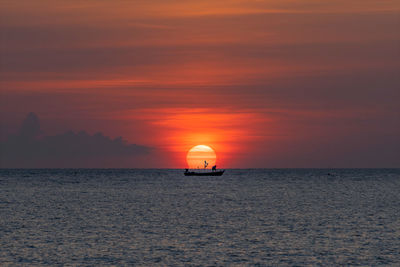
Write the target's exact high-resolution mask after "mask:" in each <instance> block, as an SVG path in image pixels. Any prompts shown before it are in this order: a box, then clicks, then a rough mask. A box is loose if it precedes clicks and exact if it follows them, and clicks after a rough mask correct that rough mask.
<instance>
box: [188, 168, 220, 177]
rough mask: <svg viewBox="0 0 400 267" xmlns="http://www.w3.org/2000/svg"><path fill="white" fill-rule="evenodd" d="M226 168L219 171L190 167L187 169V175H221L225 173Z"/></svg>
mask: <svg viewBox="0 0 400 267" xmlns="http://www.w3.org/2000/svg"><path fill="white" fill-rule="evenodd" d="M224 172H225V170H218V171H200V170H199V171H189V170H188V169H186V170H185V172H184V174H185V176H221V175H222V174H224Z"/></svg>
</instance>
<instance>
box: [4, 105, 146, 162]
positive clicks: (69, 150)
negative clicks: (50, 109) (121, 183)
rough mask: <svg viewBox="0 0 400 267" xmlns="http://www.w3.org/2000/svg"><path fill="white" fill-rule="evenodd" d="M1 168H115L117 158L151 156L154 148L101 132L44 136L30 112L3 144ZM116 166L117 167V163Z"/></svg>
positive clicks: (36, 119) (37, 120) (37, 119)
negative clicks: (18, 128) (15, 131)
mask: <svg viewBox="0 0 400 267" xmlns="http://www.w3.org/2000/svg"><path fill="white" fill-rule="evenodd" d="M0 146H1V155H0V159H1V160H0V166H1V167H2V168H7V167H28V168H36V167H48V166H51V167H113V166H120V164H118V163H116V162H118V159H120V160H122V161H123V160H124V158H135V157H138V156H144V155H147V154H149V152H150V151H151V148H149V147H146V146H141V145H136V144H129V143H127V141H125V140H124V139H122V137H118V138H115V139H111V138H109V137H107V136H104V135H103V134H102V133H101V132H99V133H96V134H94V135H90V134H88V133H86V132H85V131H81V132H79V133H74V132H72V131H68V132H65V133H63V134H59V135H52V136H44V135H43V134H42V131H41V130H40V123H39V118H38V117H37V115H36V114H35V113H32V112H31V113H29V114H28V116H27V117H26V119H25V120H24V122H23V123H22V126H21V129H20V131H19V132H18V133H17V134H15V135H12V136H9V138H8V139H7V140H6V141H5V142H3V143H1V144H0ZM115 163H116V164H115Z"/></svg>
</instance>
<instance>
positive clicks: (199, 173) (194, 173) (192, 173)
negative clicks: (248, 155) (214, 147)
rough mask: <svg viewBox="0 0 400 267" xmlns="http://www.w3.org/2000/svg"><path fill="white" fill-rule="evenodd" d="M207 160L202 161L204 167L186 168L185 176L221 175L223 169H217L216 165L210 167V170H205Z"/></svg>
mask: <svg viewBox="0 0 400 267" xmlns="http://www.w3.org/2000/svg"><path fill="white" fill-rule="evenodd" d="M207 166H208V162H207V161H204V169H203V170H201V169H197V171H194V170H192V171H191V170H189V169H186V170H185V172H184V174H185V176H221V175H222V174H224V172H225V170H217V165H214V166H213V167H212V168H211V171H209V170H207Z"/></svg>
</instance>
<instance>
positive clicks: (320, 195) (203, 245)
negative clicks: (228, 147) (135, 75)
mask: <svg viewBox="0 0 400 267" xmlns="http://www.w3.org/2000/svg"><path fill="white" fill-rule="evenodd" d="M183 172H184V171H183V170H168V169H34V170H28V169H3V170H0V266H110V265H112V266H353V265H354V266H400V169H228V170H226V172H225V174H224V175H223V176H221V177H212V176H209V177H194V176H192V177H190V176H188V177H186V176H184V175H183Z"/></svg>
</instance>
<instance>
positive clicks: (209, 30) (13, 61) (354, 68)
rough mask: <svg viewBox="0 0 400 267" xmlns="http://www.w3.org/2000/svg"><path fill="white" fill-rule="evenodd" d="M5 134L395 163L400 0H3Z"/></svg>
mask: <svg viewBox="0 0 400 267" xmlns="http://www.w3.org/2000/svg"><path fill="white" fill-rule="evenodd" d="M0 13H1V14H0V15H1V23H0V28H1V32H2V36H1V42H0V53H1V70H2V71H1V72H0V86H1V96H2V97H1V99H0V104H1V106H0V112H1V124H0V126H1V129H2V132H1V136H0V137H1V138H2V140H5V139H6V136H7V135H9V134H12V133H13V132H16V131H17V130H18V127H19V124H20V122H21V121H22V120H23V119H24V117H25V116H26V114H27V113H29V112H35V113H36V114H38V116H39V117H40V120H41V126H42V128H43V131H44V132H46V134H49V135H52V134H58V133H62V132H65V131H68V130H73V131H79V130H85V131H87V132H89V133H91V134H93V133H95V132H99V131H100V132H103V133H104V134H105V135H107V136H110V137H112V138H114V137H118V136H122V137H123V138H124V139H126V140H127V141H128V142H129V143H136V144H140V145H145V146H149V147H152V148H154V150H153V152H152V153H153V154H152V155H151V156H148V157H146V159H145V160H142V161H140V160H135V161H133V160H132V161H129V160H126V161H124V164H122V165H121V164H118V162H113V161H111V163H109V164H110V166H123V167H174V168H184V167H186V166H185V164H186V163H185V162H186V158H185V157H186V152H187V150H188V149H189V148H190V147H192V146H194V145H198V144H205V145H210V146H212V147H213V148H215V150H216V152H217V156H218V165H222V167H241V168H243V167H370V166H376V167H393V166H397V167H400V161H399V159H400V154H399V153H398V151H400V141H399V138H398V136H400V126H399V125H400V123H399V122H400V120H399V118H400V109H399V105H398V103H399V99H400V94H399V91H400V90H399V88H400V86H399V85H400V81H399V78H398V77H400V73H399V67H400V66H399V65H400V64H399V62H400V52H399V50H400V34H399V31H398V29H399V28H400V19H399V18H400V4H399V2H398V1H394V0H393V1H392V0H388V1H385V0H379V1H378V0H364V1H358V0H357V1H331V2H326V1H325V2H323V1H317V0H306V1H294V0H290V1H289V0H285V1H271V0H265V1H262V0H261V1H255V0H254V1H252V0H246V1H242V0H229V1H208V0H206V1H192V0H189V1H175V0H172V1H171V0H162V1H161V0H149V1H57V2H54V1H50V0H48V1H24V0H21V1H4V2H3V4H2V8H1V11H0Z"/></svg>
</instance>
